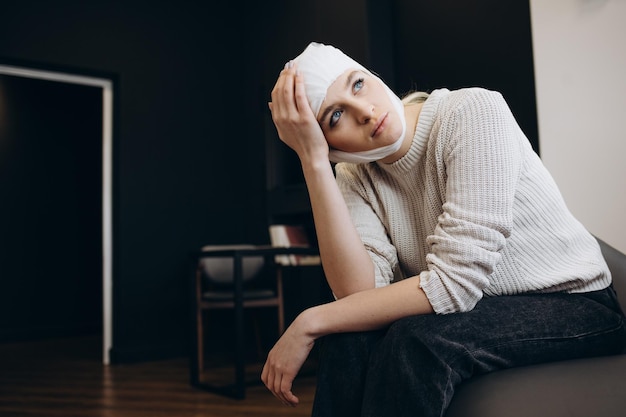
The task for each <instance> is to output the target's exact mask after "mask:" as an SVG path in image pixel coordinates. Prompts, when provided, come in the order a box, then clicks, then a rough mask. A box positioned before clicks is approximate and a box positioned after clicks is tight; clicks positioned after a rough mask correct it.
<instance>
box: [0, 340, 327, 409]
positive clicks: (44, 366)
mask: <svg viewBox="0 0 626 417" xmlns="http://www.w3.org/2000/svg"><path fill="white" fill-rule="evenodd" d="M100 358H101V354H100V340H99V338H97V337H88V338H68V339H59V340H47V341H39V342H23V343H11V344H7V343H5V344H0V416H2V417H9V416H10V417H20V416H37V417H56V416H59V417H162V416H163V417H164V416H168V417H201V416H211V417H235V416H250V415H253V416H257V417H280V416H309V415H310V412H311V405H312V401H313V394H314V391H315V377H314V376H302V377H300V378H298V380H297V381H296V385H295V387H294V393H295V394H296V395H298V396H299V398H300V405H299V406H298V407H296V408H289V407H285V406H283V405H282V404H280V403H279V402H278V400H276V399H275V398H274V397H273V396H272V394H270V393H269V391H267V389H266V388H265V387H264V386H262V385H257V386H252V387H250V388H248V390H247V393H246V399H244V400H234V399H229V398H226V397H222V396H219V395H216V394H212V393H209V392H206V391H202V390H198V389H196V388H192V387H191V386H190V385H189V374H188V369H187V359H186V358H180V359H173V360H167V361H159V362H148V363H137V364H124V365H111V366H104V365H102V364H101V362H100Z"/></svg>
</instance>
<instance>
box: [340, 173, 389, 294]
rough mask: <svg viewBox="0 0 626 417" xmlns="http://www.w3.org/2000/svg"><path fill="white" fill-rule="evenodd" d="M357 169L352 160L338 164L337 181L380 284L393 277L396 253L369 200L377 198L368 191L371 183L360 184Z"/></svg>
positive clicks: (360, 180)
mask: <svg viewBox="0 0 626 417" xmlns="http://www.w3.org/2000/svg"><path fill="white" fill-rule="evenodd" d="M356 170H357V168H356V167H355V166H354V165H353V164H347V163H340V164H337V166H336V174H337V184H338V186H339V189H340V190H341V193H342V195H343V198H344V200H345V202H346V205H347V206H348V210H349V212H350V217H351V218H352V222H353V223H354V226H355V228H356V229H357V232H358V233H359V236H360V237H361V241H362V242H363V245H364V246H365V249H366V250H367V252H368V254H369V255H370V258H371V259H372V262H373V264H374V273H375V280H376V287H383V286H386V285H389V284H390V283H391V282H392V281H393V278H394V271H396V268H397V265H398V255H397V251H396V248H395V246H393V244H392V243H391V242H390V240H389V236H388V233H387V230H386V228H385V226H384V224H383V222H382V221H381V219H380V218H379V217H378V215H377V214H376V212H375V210H374V208H373V207H372V204H376V199H375V198H374V197H373V195H370V194H372V187H371V186H365V185H364V184H363V181H364V180H363V178H361V176H359V175H357V173H356ZM361 175H363V172H362V173H361ZM366 178H367V176H366Z"/></svg>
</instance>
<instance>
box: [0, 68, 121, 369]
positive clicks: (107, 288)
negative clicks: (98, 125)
mask: <svg viewBox="0 0 626 417" xmlns="http://www.w3.org/2000/svg"><path fill="white" fill-rule="evenodd" d="M0 74H4V75H10V76H17V77H26V78H33V79H39V80H48V81H53V82H62V83H70V84H78V85H86V86H91V87H98V88H101V89H102V309H103V311H102V362H103V364H105V365H108V364H109V363H110V350H111V347H112V345H113V331H112V330H113V322H112V317H113V295H112V290H113V193H112V192H113V80H111V79H107V78H99V77H93V76H85V75H77V74H70V73H64V72H57V71H48V70H40V69H33V68H27V67H22V66H12V65H0ZM0 99H1V97H0Z"/></svg>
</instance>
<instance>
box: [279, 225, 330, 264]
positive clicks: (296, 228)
mask: <svg viewBox="0 0 626 417" xmlns="http://www.w3.org/2000/svg"><path fill="white" fill-rule="evenodd" d="M269 231H270V242H271V244H272V246H274V247H279V248H293V247H304V248H308V247H309V246H310V242H309V238H308V236H307V233H306V230H305V229H304V227H303V226H301V225H291V224H273V225H270V227H269ZM276 263H278V264H279V265H284V266H289V265H292V266H297V265H319V264H320V263H321V260H320V257H319V255H295V254H293V255H277V256H276Z"/></svg>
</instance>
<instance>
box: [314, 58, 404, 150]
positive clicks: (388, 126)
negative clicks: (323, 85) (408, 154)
mask: <svg viewBox="0 0 626 417" xmlns="http://www.w3.org/2000/svg"><path fill="white" fill-rule="evenodd" d="M317 120H318V122H319V123H320V126H321V127H322V131H323V132H324V136H325V137H326V140H327V142H328V144H329V146H330V147H331V148H334V149H338V150H340V151H344V152H360V151H368V150H372V149H376V148H380V147H382V146H386V145H390V144H392V143H394V142H395V141H396V140H397V139H398V138H399V137H400V135H401V134H402V121H401V118H400V115H398V114H397V111H396V109H395V107H394V106H393V103H392V102H391V99H390V97H389V95H388V93H387V90H386V88H385V86H384V85H383V84H382V81H380V80H379V79H378V78H376V77H373V76H372V75H369V74H367V73H365V72H363V71H359V70H348V71H346V72H344V73H343V74H342V75H341V76H339V78H337V80H335V82H334V83H333V84H331V86H330V87H329V88H328V91H327V93H326V98H325V99H324V102H323V103H322V107H321V108H320V111H319V114H318V115H317Z"/></svg>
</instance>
